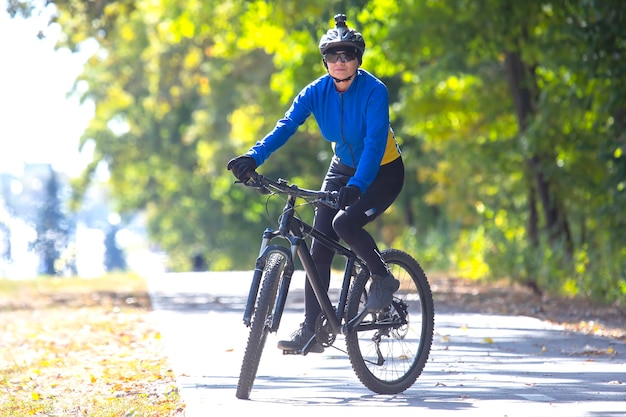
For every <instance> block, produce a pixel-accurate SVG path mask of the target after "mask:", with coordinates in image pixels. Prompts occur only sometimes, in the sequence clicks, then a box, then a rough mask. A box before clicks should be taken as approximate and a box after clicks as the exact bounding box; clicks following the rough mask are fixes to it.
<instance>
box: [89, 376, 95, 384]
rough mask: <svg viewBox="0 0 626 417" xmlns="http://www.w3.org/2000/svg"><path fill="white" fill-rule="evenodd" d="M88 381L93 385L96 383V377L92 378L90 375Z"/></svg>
mask: <svg viewBox="0 0 626 417" xmlns="http://www.w3.org/2000/svg"><path fill="white" fill-rule="evenodd" d="M90 380H91V383H92V384H95V382H96V377H95V376H93V374H92V375H91V377H90Z"/></svg>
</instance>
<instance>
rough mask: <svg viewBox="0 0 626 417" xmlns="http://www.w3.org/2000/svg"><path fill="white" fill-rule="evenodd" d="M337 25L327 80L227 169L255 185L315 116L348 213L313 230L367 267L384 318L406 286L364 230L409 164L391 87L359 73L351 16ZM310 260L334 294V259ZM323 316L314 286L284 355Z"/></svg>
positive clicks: (325, 50)
mask: <svg viewBox="0 0 626 417" xmlns="http://www.w3.org/2000/svg"><path fill="white" fill-rule="evenodd" d="M335 24H336V25H335V28H332V29H329V30H328V31H327V32H326V33H325V34H324V35H323V36H322V38H321V39H320V42H319V49H320V52H321V54H322V57H323V63H324V66H325V67H326V69H327V71H328V73H327V74H325V75H323V76H322V77H320V78H318V79H317V80H315V81H313V82H312V83H310V84H309V85H308V86H306V87H305V88H304V89H303V90H302V91H301V92H300V93H299V94H298V96H297V97H296V98H295V99H294V101H293V103H292V105H291V107H290V108H289V110H288V111H287V112H286V113H285V117H283V118H282V119H280V120H279V121H278V122H277V124H276V126H275V127H274V129H273V130H272V131H271V132H270V133H268V134H267V135H266V136H265V137H264V138H263V139H262V140H260V141H258V142H257V143H256V144H255V145H254V146H253V147H251V148H250V150H249V151H248V152H246V154H244V155H241V156H238V157H236V158H233V159H231V160H230V161H229V162H228V166H227V168H228V169H229V170H232V172H233V174H234V175H235V177H236V178H237V179H239V180H246V179H248V176H249V174H250V173H251V172H252V171H254V170H255V169H256V168H257V167H258V166H260V165H261V164H262V163H263V162H265V161H266V160H267V159H268V158H269V156H270V155H271V154H272V153H273V152H274V151H276V150H277V149H278V148H280V147H281V146H282V145H284V144H285V143H286V142H287V140H289V138H290V137H291V136H292V135H293V134H294V133H295V132H296V130H297V129H298V128H299V127H300V125H302V124H303V123H304V121H305V120H306V119H307V118H308V117H309V116H310V115H311V114H313V116H314V117H315V120H316V121H317V124H318V126H319V129H320V132H321V134H322V136H323V137H324V139H326V140H327V141H329V142H331V143H332V147H333V149H334V156H333V158H332V159H331V162H330V166H329V168H328V171H327V173H326V176H325V178H324V181H323V183H322V186H321V189H322V190H324V191H338V192H339V197H338V199H339V207H340V208H341V209H340V210H333V209H331V208H329V207H326V206H323V207H318V208H317V209H316V211H315V217H314V221H313V226H314V227H315V228H317V229H319V230H320V231H322V232H324V233H325V234H327V235H328V236H331V237H333V238H334V239H336V240H339V239H340V238H341V239H342V240H343V241H344V242H345V243H346V244H347V245H349V246H350V248H351V249H352V250H354V252H356V254H357V255H359V256H360V257H361V259H363V260H364V261H365V263H366V264H367V267H368V269H369V270H370V272H371V274H372V284H371V286H370V290H369V297H368V301H367V304H366V308H367V309H368V310H369V311H372V312H377V311H381V310H383V309H384V308H385V307H387V306H388V305H389V304H391V301H392V298H393V293H394V292H395V291H396V290H397V289H398V286H399V282H398V280H396V279H395V278H394V277H393V275H392V274H391V273H390V272H389V269H388V268H387V265H386V264H385V262H384V261H383V260H382V258H381V255H380V251H379V250H378V246H377V245H376V242H375V241H374V239H373V237H372V236H371V235H370V234H369V233H368V232H367V231H366V230H365V229H364V226H365V225H366V224H368V223H370V222H371V221H373V220H374V219H376V218H377V217H378V216H380V215H381V214H382V213H383V212H384V211H385V210H386V209H387V208H388V207H389V206H390V205H391V204H392V203H393V201H394V200H395V199H396V197H397V196H398V195H399V194H400V191H401V190H402V186H403V183H404V164H403V162H402V157H401V155H400V149H399V147H398V144H397V142H396V138H395V136H394V133H393V130H392V129H391V124H390V122H389V96H388V92H387V87H386V86H385V85H384V84H383V82H382V81H380V80H379V79H378V78H376V77H375V76H373V75H372V74H371V73H369V72H367V71H365V70H364V69H361V68H360V66H361V63H362V58H363V53H364V52H365V41H364V39H363V36H362V35H361V34H360V33H359V32H356V31H355V30H354V29H350V28H348V27H347V25H346V16H345V15H336V16H335ZM311 255H312V257H313V260H314V261H315V264H316V266H317V269H318V272H319V275H320V277H321V278H322V279H323V281H324V284H325V286H326V290H328V287H329V285H330V270H331V264H332V259H333V256H334V253H333V251H332V250H330V249H328V248H327V247H325V246H323V245H322V244H320V243H318V242H316V241H315V240H314V241H313V242H312V245H311ZM320 313H321V308H320V306H319V303H318V302H317V299H316V297H315V294H314V292H313V289H312V288H311V286H310V284H309V283H308V280H307V282H306V286H305V317H304V323H302V326H301V328H300V329H299V330H297V331H296V332H295V333H294V334H293V335H292V339H291V340H283V341H280V342H278V347H279V348H280V349H283V350H285V351H300V350H301V349H302V347H303V346H304V345H305V344H306V343H307V342H308V341H309V340H310V339H311V337H313V335H314V334H315V323H316V320H317V318H318V316H319V314H320ZM310 351H311V352H317V353H319V352H323V351H324V348H323V347H322V346H321V345H319V344H317V343H316V344H315V345H314V346H313V347H312V348H311V350H310Z"/></svg>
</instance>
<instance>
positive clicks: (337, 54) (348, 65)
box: [324, 51, 359, 80]
mask: <svg viewBox="0 0 626 417" xmlns="http://www.w3.org/2000/svg"><path fill="white" fill-rule="evenodd" d="M324 60H325V61H326V64H327V65H328V73H329V74H330V75H331V77H334V78H338V79H340V80H343V79H345V78H348V77H351V76H352V75H354V73H355V72H356V69H357V67H358V66H359V60H358V59H357V57H356V55H354V54H352V53H350V52H345V51H334V52H332V53H328V54H326V55H325V56H324Z"/></svg>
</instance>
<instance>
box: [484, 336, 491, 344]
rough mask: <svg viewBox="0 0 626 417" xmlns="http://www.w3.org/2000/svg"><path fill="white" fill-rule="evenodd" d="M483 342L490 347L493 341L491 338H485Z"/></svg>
mask: <svg viewBox="0 0 626 417" xmlns="http://www.w3.org/2000/svg"><path fill="white" fill-rule="evenodd" d="M483 342H485V343H488V344H490V345H492V344H493V339H492V338H490V337H485V338H484V339H483Z"/></svg>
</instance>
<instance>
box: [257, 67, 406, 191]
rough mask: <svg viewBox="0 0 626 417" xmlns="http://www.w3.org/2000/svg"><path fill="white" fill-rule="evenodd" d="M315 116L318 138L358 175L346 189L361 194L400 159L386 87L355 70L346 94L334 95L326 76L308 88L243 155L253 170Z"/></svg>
mask: <svg viewBox="0 0 626 417" xmlns="http://www.w3.org/2000/svg"><path fill="white" fill-rule="evenodd" d="M311 114H313V116H314V117H315V120H316V122H317V124H318V126H319V128H320V131H321V133H322V136H323V137H324V139H326V140H327V141H329V142H332V144H333V149H334V152H335V155H336V157H337V158H339V160H340V161H341V162H342V163H344V164H345V165H348V166H350V167H352V168H355V169H356V172H355V174H354V176H353V177H352V178H351V179H350V180H349V181H348V185H356V186H357V187H359V188H360V189H361V191H362V192H365V190H366V189H367V187H368V186H369V185H370V184H371V183H372V181H373V180H374V178H375V177H376V174H377V173H378V169H379V167H380V166H381V165H385V164H387V163H389V162H391V161H393V160H395V159H397V158H398V157H399V156H400V149H399V147H398V144H397V142H396V139H395V136H394V134H393V131H392V129H391V125H390V123H389V95H388V93H387V87H386V86H385V85H384V84H383V83H382V82H381V81H380V80H379V79H378V78H376V77H374V76H373V75H372V74H370V73H369V72H367V71H365V70H363V69H359V70H358V71H357V74H356V76H355V77H354V80H353V81H352V84H351V85H350V88H349V89H348V90H347V91H345V92H341V93H340V92H338V91H337V90H336V89H335V85H334V82H333V79H332V78H331V77H330V76H329V75H328V74H326V75H324V76H322V77H320V78H318V79H317V80H315V81H313V82H312V83H310V84H309V85H307V86H306V87H305V88H304V89H303V90H302V91H301V92H300V93H299V94H298V95H297V96H296V98H295V99H294V101H293V103H292V105H291V107H290V108H289V110H287V112H286V113H285V117H283V118H282V119H280V120H279V121H278V122H277V123H276V126H275V127H274V129H273V130H272V131H271V132H270V133H268V134H267V135H266V136H265V137H264V138H263V139H262V140H260V141H258V142H257V143H256V144H255V145H254V146H253V147H252V148H250V150H249V151H248V152H247V155H250V156H252V158H254V160H255V162H256V164H257V166H260V165H261V164H262V163H263V162H265V161H266V160H267V158H269V156H270V155H271V154H272V153H273V152H274V151H276V150H277V149H278V148H280V147H281V146H282V145H284V144H285V143H286V142H287V141H288V140H289V138H290V137H291V136H292V135H293V134H294V133H295V132H296V130H297V129H298V128H299V127H300V126H301V125H302V124H303V123H304V122H305V120H306V119H307V118H308V117H309V115H311Z"/></svg>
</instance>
